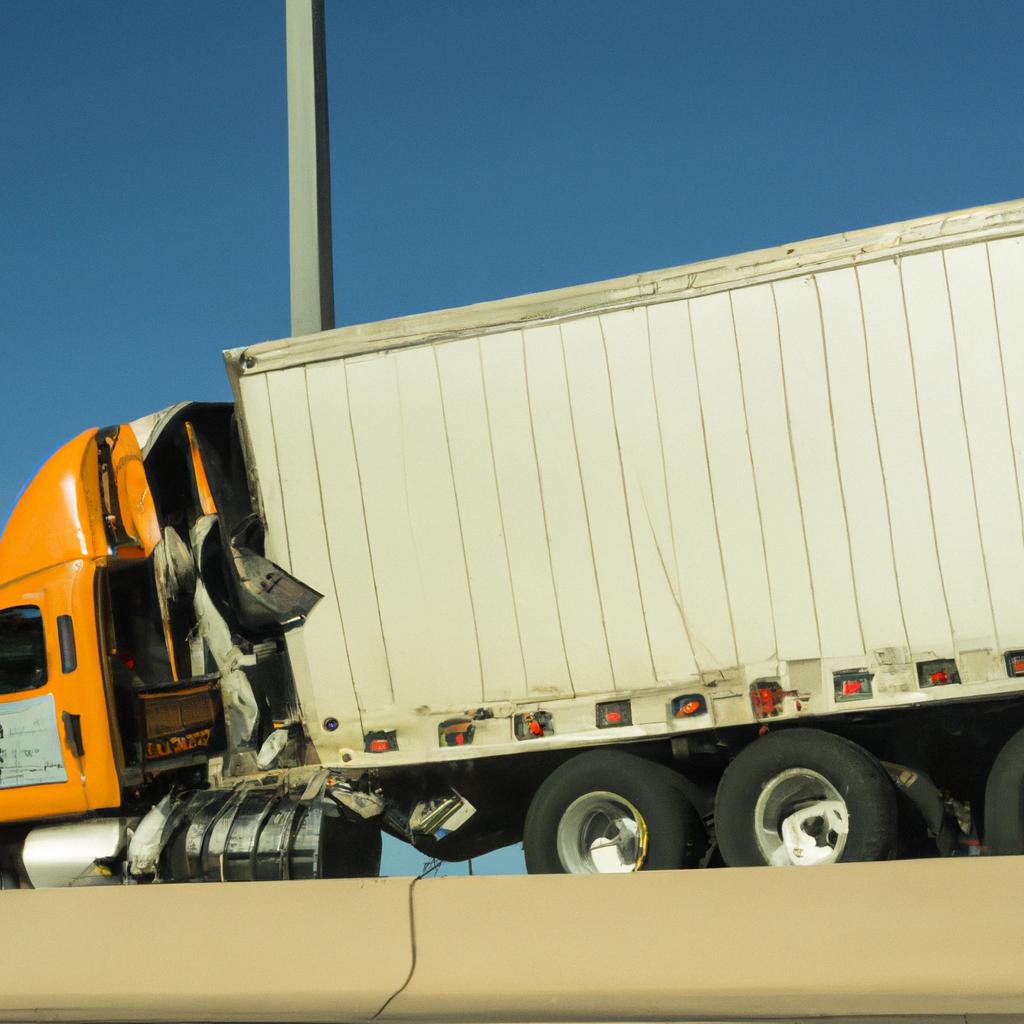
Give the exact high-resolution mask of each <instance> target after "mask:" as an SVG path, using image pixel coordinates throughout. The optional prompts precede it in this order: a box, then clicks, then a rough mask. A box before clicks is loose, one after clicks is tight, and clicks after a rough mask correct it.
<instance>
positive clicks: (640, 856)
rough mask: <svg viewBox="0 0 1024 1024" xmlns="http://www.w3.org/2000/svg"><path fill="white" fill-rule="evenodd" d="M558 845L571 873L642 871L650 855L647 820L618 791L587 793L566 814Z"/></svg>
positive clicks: (563, 863)
mask: <svg viewBox="0 0 1024 1024" xmlns="http://www.w3.org/2000/svg"><path fill="white" fill-rule="evenodd" d="M555 847H556V849H557V852H558V859H559V860H560V861H561V863H562V867H563V868H564V869H565V870H566V871H567V872H569V874H574V875H575V874H579V875H593V874H627V873H629V872H633V871H639V870H640V868H642V867H643V864H644V861H645V860H646V858H647V822H646V821H644V817H643V815H642V814H641V813H640V812H639V811H638V810H637V809H636V807H634V806H633V804H631V803H630V802H629V801H628V800H626V799H625V798H624V797H621V796H619V795H618V794H617V793H608V792H604V791H599V792H593V793H585V794H584V795H583V796H581V797H578V798H577V799H576V800H574V801H573V802H572V803H571V804H570V805H569V806H568V808H567V809H566V811H565V813H564V814H563V815H562V820H561V821H560V822H559V823H558V832H557V835H556V837H555Z"/></svg>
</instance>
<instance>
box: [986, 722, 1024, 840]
mask: <svg viewBox="0 0 1024 1024" xmlns="http://www.w3.org/2000/svg"><path fill="white" fill-rule="evenodd" d="M985 850H986V852H987V853H989V854H990V855H992V856H994V857H1002V856H1006V855H1007V854H1020V853H1024V729H1021V730H1020V732H1018V733H1016V734H1015V735H1014V736H1011V737H1010V739H1009V740H1008V741H1007V742H1006V744H1005V745H1004V746H1003V749H1002V750H1000V751H999V754H998V756H997V757H996V759H995V761H994V762H993V764H992V769H991V771H990V772H989V775H988V781H987V782H986V783H985Z"/></svg>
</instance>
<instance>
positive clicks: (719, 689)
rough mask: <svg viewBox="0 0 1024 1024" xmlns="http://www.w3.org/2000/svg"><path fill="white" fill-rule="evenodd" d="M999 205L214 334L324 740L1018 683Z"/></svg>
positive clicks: (1015, 493) (478, 746)
mask: <svg viewBox="0 0 1024 1024" xmlns="http://www.w3.org/2000/svg"><path fill="white" fill-rule="evenodd" d="M1022 234H1024V203H1009V204H1004V205H1001V206H995V207H986V208H982V209H978V210H971V211H967V212H964V213H959V214H954V215H950V216H947V217H942V218H929V219H925V220H919V221H913V222H909V223H905V224H897V225H893V226H889V227H885V228H879V229H874V230H870V231H860V232H855V233H852V234H848V235H838V236H833V237H830V238H825V239H820V240H815V241H812V242H805V243H801V244H798V245H792V246H786V247H782V248H778V249H770V250H764V251H761V252H756V253H753V254H748V255H743V256H736V257H731V258H729V259H725V260H715V261H711V262H705V263H699V264H694V265H691V266H687V267H681V268H676V269H673V270H665V271H659V272H656V273H650V274H643V275H639V276H637V277H633V278H628V279H620V280H617V281H612V282H607V283H603V284H600V285H591V286H582V287H578V288H569V289H564V290H562V291H557V292H548V293H542V294H540V295H535V296H529V297H526V298H522V299H512V300H505V301H499V302H492V303H485V304H482V305H479V306H472V307H467V308H465V309H459V310H452V311H445V312H440V313H431V314H425V315H421V316H413V317H406V318H403V319H399V320H393V321H385V322H383V323H379V324H372V325H368V326H359V327H350V328H342V329H340V330H335V331H330V332H327V333H325V334H321V335H314V336H311V337H308V338H302V339H297V340H289V341H286V342H274V343H269V344H265V345H258V346H255V347H251V348H247V349H244V350H237V351H234V352H231V353H228V356H227V360H228V366H229V368H230V370H231V374H232V378H233V381H234V385H235V389H236V395H237V399H238V408H239V410H240V413H241V417H242V422H243V424H244V430H245V437H246V440H247V442H248V445H249V451H250V453H251V457H252V465H253V468H254V470H255V479H256V481H257V483H258V493H259V496H260V500H261V503H262V508H263V512H264V515H265V517H266V522H267V525H268V530H269V533H268V555H269V557H271V558H273V559H274V560H275V561H277V562H279V563H280V564H281V565H282V566H284V567H286V568H288V569H289V570H290V571H291V572H292V573H294V574H295V575H296V576H298V577H299V578H300V579H302V580H303V581H305V582H307V583H309V584H310V585H311V586H313V587H314V588H316V589H317V590H319V591H320V592H321V593H322V594H324V595H325V599H324V600H323V601H322V602H320V604H319V605H318V606H317V608H316V609H315V610H314V611H313V613H312V614H311V615H310V617H309V620H308V622H307V624H306V626H305V627H304V628H303V629H302V630H301V631H300V632H299V633H298V634H293V637H294V641H293V643H292V646H291V651H292V655H293V664H294V666H295V669H296V678H297V683H298V686H299V691H300V695H301V699H302V702H303V707H304V708H306V709H308V711H309V717H310V718H311V719H316V720H317V721H318V722H319V723H320V728H315V727H314V732H313V739H314V742H315V743H316V745H317V748H318V750H319V753H320V756H321V758H322V759H323V760H324V761H325V762H335V761H339V760H343V761H344V762H345V763H348V764H352V765H359V764H367V763H373V764H375V765H380V764H399V763H401V764H409V763H421V762H427V761H435V760H446V759H452V758H474V757H482V756H486V755H488V754H497V753H502V754H504V753H510V752H512V751H514V750H517V749H521V745H522V742H523V741H522V740H520V739H517V738H516V734H515V731H514V723H513V716H514V715H515V714H517V713H522V712H530V711H536V710H547V711H549V712H550V714H551V729H550V734H547V735H543V736H537V737H534V736H533V735H530V736H529V739H530V741H531V742H533V743H535V744H537V745H538V746H539V745H548V746H580V745H590V744H592V743H597V742H601V741H603V740H614V741H616V742H621V741H622V740H623V739H626V738H629V739H633V738H637V739H639V738H641V737H650V736H664V735H675V734H678V733H685V732H687V731H689V730H694V729H705V728H707V727H708V725H712V724H713V725H716V726H719V725H731V724H739V723H744V722H752V721H754V720H755V719H756V718H757V717H758V716H757V710H758V709H757V707H756V701H755V702H754V703H753V704H752V702H751V700H750V687H751V686H752V685H753V684H755V683H760V682H761V681H765V680H769V681H776V682H778V684H779V689H780V690H781V695H778V696H777V699H778V702H779V706H778V707H776V708H773V709H772V711H773V717H790V716H793V717H801V716H815V715H822V714H832V713H836V712H845V711H848V710H851V709H856V710H857V711H863V710H864V709H865V708H868V707H870V708H885V707H891V706H893V705H905V704H916V703H924V702H930V701H941V700H956V699H958V698H962V697H964V696H967V695H980V694H996V693H1005V692H1009V691H1014V690H1017V689H1018V688H1019V687H1020V684H1019V683H1017V682H1015V680H1014V679H1013V678H1010V677H1009V676H1008V674H1007V663H1006V652H1007V651H1011V650H1014V649H1017V648H1024V600H1022V597H1021V581H1022V580H1024V515H1022V490H1021V473H1020V469H1019V462H1020V454H1019V453H1020V451H1021V446H1022V445H1024V411H1022V408H1021V403H1020V402H1019V401H1014V398H1015V396H1018V395H1021V394H1024V238H1022V237H1021V236H1022ZM942 661H955V663H956V664H955V668H956V675H957V677H958V682H957V681H956V679H955V677H954V676H953V675H952V674H948V677H947V679H945V680H941V679H939V680H934V681H933V680H931V679H929V678H925V677H924V676H923V675H922V674H921V671H920V665H921V664H922V663H929V662H935V663H938V662H942ZM865 670H866V671H867V672H869V673H871V674H872V675H873V679H872V680H871V681H870V684H869V683H866V682H865V683H864V685H863V686H862V687H861V688H860V689H856V688H855V687H852V686H851V687H847V690H848V691H849V692H847V693H844V692H843V688H842V686H837V685H836V683H835V679H836V674H837V673H840V674H842V673H857V672H859V671H865ZM854 682H856V680H854ZM939 683H941V684H944V685H938V684H939ZM929 684H932V685H929ZM689 694H693V695H694V697H695V698H696V697H698V696H699V697H702V698H704V703H705V705H706V709H705V708H702V709H701V712H700V713H699V714H693V715H686V716H680V715H677V714H675V713H674V712H673V703H672V702H673V700H674V699H675V698H676V697H679V696H683V695H689ZM608 701H613V702H619V701H629V702H630V707H629V709H628V713H627V714H624V715H623V717H622V718H620V719H617V720H616V721H615V722H614V723H610V724H612V725H614V726H615V728H607V729H605V728H601V724H602V723H600V722H599V721H598V718H597V717H596V712H595V707H596V706H598V705H600V704H601V703H602V702H608ZM481 709H483V710H485V711H487V712H493V717H492V716H490V715H488V717H487V718H481V719H479V720H477V722H476V727H475V729H474V734H473V736H472V742H471V743H468V742H466V741H464V742H463V743H462V744H459V745H446V743H445V742H443V739H442V741H441V742H439V737H438V727H439V724H440V723H441V722H442V721H444V720H447V719H451V718H452V717H453V716H460V715H462V716H465V715H467V714H471V713H472V712H479V711H480V710H481ZM677 711H678V708H677ZM625 718H628V719H629V721H626V720H625ZM335 720H336V721H337V723H338V726H337V728H335V729H331V728H325V727H324V726H323V723H324V722H333V721H335ZM392 732H394V734H395V736H394V740H395V742H394V743H393V744H391V746H390V747H389V748H388V749H383V745H380V746H381V750H380V752H370V751H367V750H366V749H365V748H366V746H367V744H366V742H365V737H366V736H368V735H374V734H377V733H387V734H390V733H392Z"/></svg>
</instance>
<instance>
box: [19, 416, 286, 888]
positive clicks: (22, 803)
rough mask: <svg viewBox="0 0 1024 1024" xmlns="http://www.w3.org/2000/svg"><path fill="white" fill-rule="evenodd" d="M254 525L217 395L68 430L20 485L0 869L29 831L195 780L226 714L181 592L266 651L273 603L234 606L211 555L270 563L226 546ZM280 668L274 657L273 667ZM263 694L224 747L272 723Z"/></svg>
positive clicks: (281, 705) (253, 737)
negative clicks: (199, 598)
mask: <svg viewBox="0 0 1024 1024" xmlns="http://www.w3.org/2000/svg"><path fill="white" fill-rule="evenodd" d="M214 469H215V470H216V472H214ZM211 480H212V481H214V483H213V486H212V487H211ZM215 490H216V491H217V492H218V493H217V494H216V495H215V493H214V492H215ZM229 519H230V522H231V530H230V532H229V530H228V527H227V523H228V521H229ZM255 521H256V520H255V517H254V516H252V515H251V506H250V504H249V498H248V490H247V487H246V485H245V474H244V469H243V468H242V459H241V455H240V449H239V447H238V444H237V439H236V437H235V435H234V425H233V416H232V407H231V406H230V405H219V404H218V405H198V404H188V405H183V406H178V407H175V408H173V409H170V410H166V411H165V412H163V413H159V414H157V415H155V416H152V417H148V418H147V419H144V420H140V421H136V422H135V423H132V424H122V425H120V426H117V427H113V428H108V429H101V430H88V431H85V432H84V433H82V434H80V435H79V436H78V437H76V438H75V439H74V440H72V441H70V442H68V443H67V444H65V445H64V446H63V447H61V448H60V449H58V450H57V451H56V452H55V453H54V454H53V455H52V456H50V458H49V459H48V460H47V461H46V462H45V463H44V464H43V466H42V467H41V468H40V470H39V471H38V472H37V473H36V475H35V476H34V478H33V479H32V480H31V482H30V483H29V484H28V485H27V487H26V488H25V490H24V491H23V492H22V494H21V495H20V497H19V498H18V500H17V502H16V504H15V506H14V509H13V512H12V514H11V516H10V519H9V521H8V523H7V525H6V528H5V529H4V532H3V535H2V538H0V872H4V871H6V872H7V877H8V878H9V877H10V875H11V873H12V872H13V871H15V870H16V865H15V866H13V867H12V864H14V862H15V861H16V860H17V858H18V856H20V854H19V852H18V851H19V850H20V843H21V840H22V839H23V838H24V836H25V835H27V834H29V832H30V830H31V829H32V828H33V827H36V826H39V825H50V824H53V823H55V822H64V823H67V822H69V821H76V820H80V819H83V818H87V819H104V820H109V819H110V816H111V814H115V815H116V814H119V813H120V814H123V815H130V814H132V813H133V811H135V810H136V808H137V809H139V810H140V811H142V810H145V809H146V808H148V807H150V806H152V804H153V803H154V801H156V800H159V799H160V797H161V796H162V795H163V794H164V793H166V792H168V791H170V790H171V789H172V788H175V787H176V788H179V789H180V788H183V787H184V788H187V787H188V786H190V785H191V786H201V785H203V784H204V779H205V777H206V771H207V766H208V762H209V760H210V758H211V757H217V756H222V755H223V753H224V751H225V746H226V741H227V736H228V732H229V731H230V730H231V728H232V725H231V721H232V716H231V715H230V714H229V715H228V716H227V719H228V720H227V721H226V717H225V714H224V708H223V701H222V697H221V680H222V676H223V673H222V672H221V671H220V668H221V666H219V665H218V664H217V659H216V657H214V656H213V654H212V653H211V649H210V648H211V645H210V644H209V643H206V642H204V641H205V638H204V634H203V629H202V628H201V627H200V624H199V623H198V621H197V616H196V611H195V605H196V592H197V590H199V589H202V592H203V593H204V594H205V595H206V596H207V598H208V604H209V605H210V606H211V608H216V607H220V608H221V609H222V611H223V612H224V614H225V615H227V616H228V619H229V620H230V621H229V623H228V625H229V627H234V628H237V626H238V622H237V619H238V617H239V616H240V617H241V618H242V619H243V621H245V622H247V623H248V624H249V625H250V626H251V625H252V624H253V622H255V623H256V627H257V628H256V629H255V632H256V633H257V634H259V633H260V628H259V627H262V636H264V637H269V638H270V639H269V643H264V644H263V648H264V649H265V650H264V660H266V657H267V656H270V657H271V658H273V656H274V655H277V654H278V653H279V651H278V648H279V647H280V644H279V643H277V641H276V639H275V633H277V634H279V633H280V628H278V620H280V619H281V618H282V616H281V615H275V613H274V612H273V610H271V611H270V612H267V609H266V608H265V607H259V606H258V601H256V602H255V603H254V601H253V600H249V602H248V605H249V614H248V618H247V619H246V616H245V614H244V613H245V611H246V604H247V602H246V600H245V599H244V598H245V597H246V596H248V595H247V594H246V592H245V589H244V587H245V581H241V582H240V581H239V578H238V577H239V572H238V571H235V572H233V573H229V572H228V571H227V569H226V568H225V566H226V565H228V564H230V565H232V566H234V565H235V563H239V564H240V565H241V569H242V571H244V570H245V569H246V568H248V569H251V568H252V560H253V559H255V560H256V562H257V563H259V566H258V567H259V568H260V569H265V568H266V566H269V563H266V565H264V564H263V563H262V562H260V560H259V556H258V555H254V554H252V553H251V552H249V555H250V558H249V561H248V562H247V561H246V558H245V554H246V550H247V549H245V548H240V547H239V545H238V537H239V536H241V535H242V534H244V533H245V531H246V530H247V529H248V530H249V531H250V532H251V530H252V525H253V522H255ZM199 523H203V524H205V525H204V526H203V528H202V529H201V530H199V531H198V533H197V534H195V535H194V536H193V531H194V528H195V527H196V525H197V524H199ZM214 526H216V527H218V529H213V528H212V527H214ZM195 536H198V537H199V538H200V540H199V541H197V543H199V544H200V548H197V549H194V550H193V549H191V548H190V546H189V543H190V539H191V540H195ZM203 562H206V563H208V564H207V567H206V576H207V582H206V584H205V586H204V585H203V584H202V583H201V582H200V574H199V572H198V569H197V566H198V565H199V564H200V563H203ZM210 566H212V567H213V568H212V569H211V568H210ZM273 568H274V567H270V570H268V571H269V572H272V570H273ZM229 575H230V576H231V581H230V582H226V581H227V578H228V576H229ZM250 575H251V573H250ZM232 583H233V585H234V586H235V588H236V590H238V591H239V592H240V593H241V594H242V596H243V599H242V600H241V601H239V600H237V599H233V598H232V597H231V594H230V593H229V592H228V591H229V589H230V586H231V584H232ZM235 607H240V608H241V612H240V613H232V611H231V609H232V608H235ZM261 612H262V613H263V615H262V618H261V617H260V613H261ZM214 614H215V613H214V612H213V611H211V615H214ZM284 617H285V618H287V617H288V616H287V615H286V616H284ZM218 621H220V620H218ZM252 632H253V630H252V629H250V633H252ZM214 646H216V645H214ZM251 647H252V645H250V648H249V649H248V650H247V653H248V654H249V661H250V662H252V663H253V665H254V666H255V663H256V662H257V661H259V660H260V659H259V658H258V657H257V656H256V655H255V654H253V652H252V649H251ZM233 650H234V648H233ZM236 660H238V658H237V657H236ZM280 666H281V659H280V658H279V657H278V658H277V660H276V661H275V663H274V669H275V672H274V673H273V674H274V677H275V678H278V677H280V675H281V673H280ZM243 685H244V684H243ZM236 689H237V687H236ZM279 689H280V690H281V692H280V693H278V694H277V699H275V690H274V687H272V686H268V687H265V688H264V691H265V692H264V693H262V694H261V706H260V707H259V708H258V709H256V711H252V712H247V710H246V708H245V707H242V709H241V711H238V712H237V713H235V714H234V716H233V720H234V721H235V722H236V723H237V722H242V723H244V722H246V721H248V723H249V725H250V726H251V725H253V723H255V727H254V728H249V729H247V728H246V727H245V725H244V724H243V725H241V726H239V727H238V728H235V732H236V734H237V735H236V739H237V740H239V742H238V743H237V744H236V746H238V747H245V746H247V745H248V746H249V747H252V746H253V745H256V744H258V743H259V742H261V741H262V740H263V739H264V738H265V734H266V733H267V732H269V731H271V730H272V729H273V728H274V723H275V722H277V723H278V724H280V723H281V722H282V721H283V722H287V721H288V720H289V717H290V714H291V708H290V705H289V694H288V693H287V692H286V688H285V689H281V688H279ZM266 693H269V694H270V696H269V697H268V696H266ZM236 703H239V700H238V698H237V697H236ZM240 703H242V704H244V700H242V701H241V702H240ZM247 715H248V718H247ZM250 757H251V755H250ZM5 837H6V838H5Z"/></svg>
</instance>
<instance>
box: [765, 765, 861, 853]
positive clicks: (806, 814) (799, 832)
mask: <svg viewBox="0 0 1024 1024" xmlns="http://www.w3.org/2000/svg"><path fill="white" fill-rule="evenodd" d="M849 829H850V814H849V809H848V808H847V806H846V801H845V800H844V799H843V797H842V795H841V794H840V792H839V790H838V789H836V787H835V786H833V785H832V783H831V782H829V780H828V779H826V778H825V776H824V775H822V774H821V773H820V772H816V771H814V770H813V769H811V768H789V769H787V770H786V771H784V772H780V773H779V774H778V775H773V776H772V777H771V778H770V779H769V780H768V781H767V782H766V783H765V785H764V787H763V788H762V790H761V795H760V796H759V797H758V798H757V804H756V805H755V806H754V835H755V837H756V839H757V845H758V848H759V849H760V851H761V854H762V856H763V857H764V859H765V861H766V862H767V863H768V864H772V865H774V866H779V867H781V866H796V867H811V866H814V865H817V864H834V863H835V862H836V861H838V860H839V859H840V858H841V857H842V855H843V850H845V849H846V839H847V836H848V834H849Z"/></svg>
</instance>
